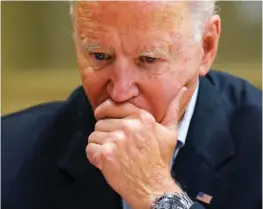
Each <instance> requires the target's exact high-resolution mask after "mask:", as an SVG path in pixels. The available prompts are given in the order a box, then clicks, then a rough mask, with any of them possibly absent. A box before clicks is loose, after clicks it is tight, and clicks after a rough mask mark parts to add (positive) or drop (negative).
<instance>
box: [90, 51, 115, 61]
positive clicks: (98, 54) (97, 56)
mask: <svg viewBox="0 0 263 209" xmlns="http://www.w3.org/2000/svg"><path fill="white" fill-rule="evenodd" d="M90 55H91V56H93V57H94V58H95V59H96V60H101V61H103V60H110V59H111V56H110V55H108V54H105V53H101V52H94V53H90Z"/></svg>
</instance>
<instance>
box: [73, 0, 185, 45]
mask: <svg viewBox="0 0 263 209" xmlns="http://www.w3.org/2000/svg"><path fill="white" fill-rule="evenodd" d="M188 16H189V15H188V6H187V4H186V3H185V2H169V1H159V2H158V1H144V2H138V1H133V2H128V1H123V2H121V1H115V2H112V1H106V2H103V1H97V2H96V1H92V2H90V1H86V2H85V1H84V2H83V1H79V2H78V1H77V3H76V24H77V25H76V26H77V27H76V28H77V32H78V34H79V35H80V38H82V37H83V38H89V39H93V40H94V39H97V38H98V37H105V35H106V36H109V34H116V33H118V34H119V35H120V34H123V35H124V36H134V37H138V38H141V40H142V41H145V39H147V37H148V38H149V37H155V39H156V38H157V39H158V38H159V37H160V36H165V35H164V34H166V36H167V34H169V36H170V35H171V34H172V35H173V36H175V37H177V38H178V37H182V36H183V34H184V32H185V31H187V29H188V28H189V23H188V22H189V20H188V18H189V17H188ZM143 39H144V40H143Z"/></svg>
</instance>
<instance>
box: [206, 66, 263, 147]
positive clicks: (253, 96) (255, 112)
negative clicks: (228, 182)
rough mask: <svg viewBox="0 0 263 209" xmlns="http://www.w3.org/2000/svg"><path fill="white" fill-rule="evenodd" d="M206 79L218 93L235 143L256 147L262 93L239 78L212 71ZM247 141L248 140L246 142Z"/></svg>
mask: <svg viewBox="0 0 263 209" xmlns="http://www.w3.org/2000/svg"><path fill="white" fill-rule="evenodd" d="M207 78H208V79H209V80H210V82H211V83H212V84H213V85H214V86H215V87H216V89H217V91H218V92H219V95H220V99H221V100H222V105H223V106H224V110H225V112H226V113H227V114H228V116H229V117H230V118H231V119H230V120H231V123H230V124H231V130H232V135H233V137H234V139H238V141H236V142H237V143H238V142H240V141H241V140H242V139H244V140H245V139H246V141H245V142H244V143H250V142H253V143H250V144H251V145H252V146H257V145H259V143H261V129H262V125H261V124H262V91H261V90H259V89H258V88H256V87H255V86H253V85H252V84H250V83H249V82H248V81H246V80H244V79H241V78H239V77H236V76H233V75H230V74H227V73H223V72H217V71H212V72H211V73H209V74H208V76H207ZM247 139H249V140H247ZM260 147H261V146H260Z"/></svg>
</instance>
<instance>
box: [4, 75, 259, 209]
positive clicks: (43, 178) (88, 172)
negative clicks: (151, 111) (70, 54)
mask: <svg viewBox="0 0 263 209" xmlns="http://www.w3.org/2000/svg"><path fill="white" fill-rule="evenodd" d="M261 101H262V97H261V91H259V90H258V89H256V88H255V87H253V86H252V85H250V84H249V83H248V82H246V81H244V80H241V79H238V78H236V77H233V76H230V75H227V74H224V73H219V72H210V73H209V74H208V75H207V76H206V77H202V78H200V88H199V94H198V98H197V104H196V109H195V111H194V115H193V118H192V121H191V124H190V129H189V132H188V135H187V140H186V145H185V146H184V147H183V148H182V149H181V150H180V152H179V154H178V156H177V158H176V161H175V163H174V166H173V169H172V175H173V176H175V179H176V180H177V181H178V182H179V183H180V184H181V185H182V187H183V188H184V190H185V191H186V192H187V193H188V195H189V196H190V197H191V198H192V199H195V197H196V195H197V193H198V192H199V191H201V192H204V193H206V194H208V195H211V196H213V199H212V201H211V203H210V205H206V204H203V203H202V204H203V206H204V207H205V208H209V209H260V208H261V185H262V183H261V178H262V177H261V173H262V171H261V170H262V169H261V164H262V162H261V149H262V145H261V137H262V133H261V130H262V129H261V127H262V121H261V116H262V110H261V108H262V103H261ZM94 124H95V119H94V117H93V113H92V110H91V107H90V106H89V103H88V101H87V99H86V96H85V94H84V91H83V89H82V87H80V88H78V89H77V90H76V91H75V92H74V93H73V94H72V95H71V96H70V97H69V99H68V100H67V101H64V102H53V103H48V104H42V105H39V106H36V107H32V108H29V109H27V110H24V111H22V112H18V113H15V114H11V115H9V116H5V117H3V118H2V192H1V195H2V208H3V209H88V208H91V209H106V208H107V209H119V208H121V201H120V197H119V195H118V194H116V193H115V192H114V191H113V190H112V189H111V188H110V186H109V185H108V184H107V183H106V181H105V180H104V178H103V176H102V174H101V173H100V171H99V170H98V169H96V168H95V167H94V166H92V165H91V164H90V163H89V162H88V160H87V159H86V154H85V147H86V145H87V139H88V135H89V134H90V133H91V132H92V131H93V127H94ZM131 169H132V168H131Z"/></svg>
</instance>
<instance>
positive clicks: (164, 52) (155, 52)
mask: <svg viewBox="0 0 263 209" xmlns="http://www.w3.org/2000/svg"><path fill="white" fill-rule="evenodd" d="M140 56H149V57H155V56H161V57H163V58H166V59H169V58H170V57H171V55H170V51H169V49H164V48H155V49H152V50H145V51H143V52H141V53H140Z"/></svg>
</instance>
